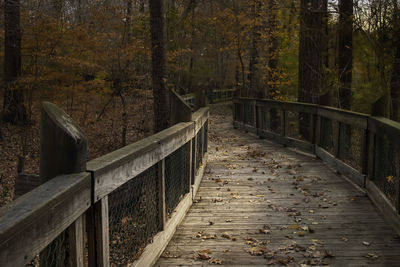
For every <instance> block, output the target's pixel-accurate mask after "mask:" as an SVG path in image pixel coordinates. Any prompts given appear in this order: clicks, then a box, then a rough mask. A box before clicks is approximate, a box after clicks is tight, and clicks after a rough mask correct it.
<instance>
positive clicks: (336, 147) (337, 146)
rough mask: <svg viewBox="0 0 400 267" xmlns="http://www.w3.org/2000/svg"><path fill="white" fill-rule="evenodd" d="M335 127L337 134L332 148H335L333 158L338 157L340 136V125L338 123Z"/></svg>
mask: <svg viewBox="0 0 400 267" xmlns="http://www.w3.org/2000/svg"><path fill="white" fill-rule="evenodd" d="M337 127H338V131H337V133H338V134H337V137H336V142H335V143H334V146H335V157H336V158H339V156H340V139H341V134H342V123H341V122H338V123H337ZM332 129H333V128H332Z"/></svg>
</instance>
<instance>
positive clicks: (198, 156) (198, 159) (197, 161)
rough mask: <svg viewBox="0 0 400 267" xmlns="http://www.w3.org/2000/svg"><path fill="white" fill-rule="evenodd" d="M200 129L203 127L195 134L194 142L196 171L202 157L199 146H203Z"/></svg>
mask: <svg viewBox="0 0 400 267" xmlns="http://www.w3.org/2000/svg"><path fill="white" fill-rule="evenodd" d="M202 130H203V129H200V130H199V131H198V132H197V135H196V141H197V142H196V171H197V170H198V169H199V167H200V163H201V162H202V158H203V155H202V153H201V148H202V147H203V140H202V138H201V131H202Z"/></svg>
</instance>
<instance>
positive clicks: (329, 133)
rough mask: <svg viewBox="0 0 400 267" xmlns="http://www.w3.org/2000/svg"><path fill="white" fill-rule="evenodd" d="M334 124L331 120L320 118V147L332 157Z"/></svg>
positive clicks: (333, 150)
mask: <svg viewBox="0 0 400 267" xmlns="http://www.w3.org/2000/svg"><path fill="white" fill-rule="evenodd" d="M334 124H335V123H334V122H333V121H332V120H331V119H328V118H325V117H321V129H320V147H322V148H323V149H325V150H326V151H328V152H330V153H331V154H332V155H334V154H335V143H334V142H335V141H334V140H335V136H336V135H335V132H336V131H335V129H334V128H335V127H334Z"/></svg>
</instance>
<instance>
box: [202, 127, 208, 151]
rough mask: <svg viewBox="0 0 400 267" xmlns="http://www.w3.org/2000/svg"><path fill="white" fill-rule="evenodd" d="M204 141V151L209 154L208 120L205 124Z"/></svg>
mask: <svg viewBox="0 0 400 267" xmlns="http://www.w3.org/2000/svg"><path fill="white" fill-rule="evenodd" d="M203 128H204V140H203V151H204V153H206V152H207V146H208V120H207V121H206V122H205V124H204V127H203Z"/></svg>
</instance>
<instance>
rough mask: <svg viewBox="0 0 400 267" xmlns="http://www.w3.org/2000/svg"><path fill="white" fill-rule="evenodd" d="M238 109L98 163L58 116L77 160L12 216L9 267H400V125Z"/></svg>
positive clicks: (287, 109) (268, 105) (0, 258)
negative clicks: (86, 155)
mask: <svg viewBox="0 0 400 267" xmlns="http://www.w3.org/2000/svg"><path fill="white" fill-rule="evenodd" d="M233 102H234V104H233V105H232V104H226V103H223V104H217V105H212V106H211V108H210V109H211V111H210V112H209V109H208V108H202V109H200V110H198V111H196V112H194V113H193V114H191V116H183V117H185V118H186V119H185V120H186V122H180V123H177V124H176V125H174V126H173V127H171V128H169V129H166V130H164V131H162V132H160V133H157V134H155V135H153V136H150V137H148V138H146V139H144V140H142V141H139V142H137V143H134V144H131V145H128V146H126V147H124V148H121V149H120V150H117V151H114V152H112V153H110V154H108V155H105V156H102V157H100V158H98V159H95V160H92V161H90V162H87V163H86V161H85V157H82V151H85V149H86V145H85V140H84V138H83V137H82V135H81V133H80V132H79V127H77V126H76V125H74V124H73V122H71V121H70V120H69V119H66V118H67V115H66V114H64V113H62V111H60V110H58V109H57V108H56V107H53V106H51V105H50V104H46V105H47V108H44V112H46V113H47V114H50V115H49V116H47V117H46V116H44V120H45V121H46V120H47V119H50V120H51V121H55V122H57V123H55V126H56V128H57V129H59V130H60V131H61V130H62V132H64V133H65V132H67V135H66V136H65V138H64V141H63V142H64V143H68V144H69V145H71V144H73V147H75V149H74V150H72V151H69V152H68V153H69V158H70V159H72V160H70V161H68V162H66V163H63V164H59V165H58V166H57V167H55V170H53V173H52V174H49V172H45V171H43V173H47V176H51V175H53V177H54V176H56V177H55V178H53V179H49V180H48V181H47V182H44V183H43V184H42V185H40V186H39V187H37V188H36V189H34V190H32V191H31V192H29V193H27V194H25V195H23V196H22V197H20V198H18V199H17V200H15V201H14V202H13V203H11V204H10V205H9V206H7V207H4V208H2V209H1V210H0V266H26V265H29V266H126V265H128V266H151V265H154V266H192V265H197V266H203V265H204V266H208V265H226V266H229V265H230V266H233V265H236V266H245V265H247V266H266V265H270V266H328V265H329V266H400V239H399V235H398V234H399V233H400V215H399V211H400V197H399V195H400V192H399V191H400V178H399V177H400V171H399V169H400V124H399V123H395V122H393V121H390V120H387V119H384V118H381V117H373V116H368V115H365V114H359V113H353V112H349V111H343V110H339V109H334V108H329V107H322V106H318V105H310V104H301V103H289V102H279V101H270V100H253V99H236V100H234V101H233ZM181 110H184V109H183V108H182V109H181ZM232 111H233V112H232ZM232 113H233V117H232V115H231V114H232ZM56 115H57V116H56ZM174 116H175V118H178V117H180V116H179V114H177V113H176V114H175V115H174ZM60 117H62V118H63V120H61V122H60V120H59V119H55V118H60ZM181 117H182V116H181ZM46 125H48V124H46ZM50 136H51V134H50ZM57 136H58V135H57ZM46 140H48V141H49V140H50V141H51V140H52V139H51V138H46ZM53 141H54V140H53ZM69 142H72V143H69ZM82 144H83V145H82ZM45 147H49V146H44V147H42V148H45ZM68 147H69V146H68ZM61 148H62V146H61ZM46 151H47V152H46ZM42 152H43V153H44V154H46V153H47V154H48V155H47V156H46V157H45V158H47V160H49V161H51V159H52V157H51V155H52V153H55V152H52V151H51V150H45V149H42ZM58 153H60V148H59V149H58ZM85 153H86V152H85ZM82 158H83V160H82ZM71 162H72V163H71ZM45 166H46V164H44V163H43V168H44V167H45ZM52 166H53V165H52ZM71 166H72V167H71ZM41 167H42V165H41ZM49 168H50V167H49V166H48V164H47V166H46V169H49ZM60 169H61V172H60ZM57 172H58V173H57ZM63 173H64V175H61V174H63ZM65 173H73V174H65Z"/></svg>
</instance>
